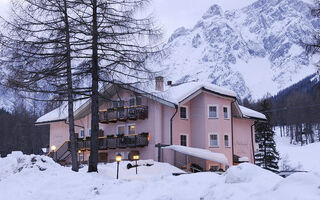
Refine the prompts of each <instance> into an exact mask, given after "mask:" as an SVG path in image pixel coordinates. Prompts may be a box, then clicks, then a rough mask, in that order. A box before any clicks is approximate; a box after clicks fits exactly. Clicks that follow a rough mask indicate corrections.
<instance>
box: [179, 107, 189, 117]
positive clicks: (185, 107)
mask: <svg viewBox="0 0 320 200" xmlns="http://www.w3.org/2000/svg"><path fill="white" fill-rule="evenodd" d="M181 108H185V109H186V118H182V117H181ZM179 115H180V119H188V118H189V117H188V106H180V107H179Z"/></svg>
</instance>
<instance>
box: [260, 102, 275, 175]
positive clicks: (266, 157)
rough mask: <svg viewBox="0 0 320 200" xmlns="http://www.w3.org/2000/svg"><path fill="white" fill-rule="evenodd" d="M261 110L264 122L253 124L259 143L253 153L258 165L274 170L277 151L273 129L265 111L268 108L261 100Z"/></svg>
mask: <svg viewBox="0 0 320 200" xmlns="http://www.w3.org/2000/svg"><path fill="white" fill-rule="evenodd" d="M261 107H262V109H263V110H262V112H264V113H265V115H266V117H267V121H266V122H259V123H257V124H256V126H255V131H256V142H257V144H258V145H259V150H258V152H256V154H255V164H257V165H259V166H260V167H262V168H264V169H267V170H270V171H273V172H276V171H278V169H279V166H278V162H279V153H278V152H277V149H276V143H275V141H274V134H275V133H274V131H273V130H272V127H271V124H270V121H269V117H268V115H267V114H266V112H265V111H267V110H268V103H267V101H263V102H262V104H261Z"/></svg>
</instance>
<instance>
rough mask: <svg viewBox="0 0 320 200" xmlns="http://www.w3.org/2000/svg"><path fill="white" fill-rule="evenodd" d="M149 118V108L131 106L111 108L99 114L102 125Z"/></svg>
mask: <svg viewBox="0 0 320 200" xmlns="http://www.w3.org/2000/svg"><path fill="white" fill-rule="evenodd" d="M146 118H148V106H143V105H139V106H130V107H118V108H109V109H107V110H103V111H100V112H99V120H100V123H106V124H107V123H116V122H117V121H127V120H138V119H142V120H144V119H146Z"/></svg>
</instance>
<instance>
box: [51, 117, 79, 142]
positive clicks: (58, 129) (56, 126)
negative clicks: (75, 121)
mask: <svg viewBox="0 0 320 200" xmlns="http://www.w3.org/2000/svg"><path fill="white" fill-rule="evenodd" d="M75 132H76V133H78V132H79V128H78V127H75ZM67 140H69V125H68V124H66V123H65V122H64V121H60V122H53V123H51V124H50V141H49V143H50V147H51V146H53V145H54V146H56V147H57V148H59V147H60V146H61V145H62V144H63V143H64V142H65V141H67Z"/></svg>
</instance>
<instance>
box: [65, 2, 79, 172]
mask: <svg viewBox="0 0 320 200" xmlns="http://www.w3.org/2000/svg"><path fill="white" fill-rule="evenodd" d="M63 3H64V12H65V13H64V17H65V19H64V20H65V25H66V28H65V32H66V48H67V53H66V54H67V55H66V56H67V84H68V90H67V92H68V120H69V137H70V148H71V160H72V170H73V171H75V172H77V171H78V170H79V167H78V159H77V157H78V156H77V147H76V138H75V130H74V113H73V87H72V71H71V47H70V30H69V28H70V27H69V19H68V7H67V2H66V0H64V2H63Z"/></svg>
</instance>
